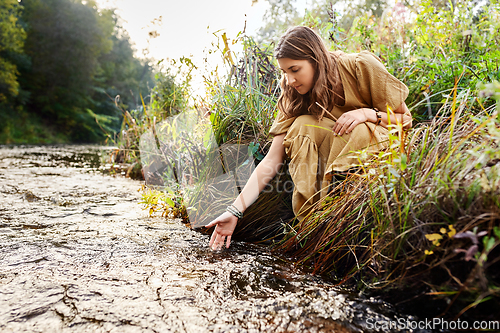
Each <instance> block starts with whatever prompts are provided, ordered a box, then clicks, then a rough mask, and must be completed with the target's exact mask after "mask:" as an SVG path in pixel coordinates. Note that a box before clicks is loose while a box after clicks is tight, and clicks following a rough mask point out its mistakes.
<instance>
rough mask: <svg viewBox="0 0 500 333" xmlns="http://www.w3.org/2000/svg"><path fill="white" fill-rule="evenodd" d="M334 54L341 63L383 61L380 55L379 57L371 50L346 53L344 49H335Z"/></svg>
mask: <svg viewBox="0 0 500 333" xmlns="http://www.w3.org/2000/svg"><path fill="white" fill-rule="evenodd" d="M332 54H333V55H334V56H335V57H336V58H337V59H338V61H339V62H340V63H341V64H353V65H357V64H358V63H363V64H365V63H380V64H383V63H382V60H380V58H379V57H377V56H376V55H375V54H374V53H372V52H370V51H366V50H363V51H360V52H356V53H345V52H342V51H335V52H332Z"/></svg>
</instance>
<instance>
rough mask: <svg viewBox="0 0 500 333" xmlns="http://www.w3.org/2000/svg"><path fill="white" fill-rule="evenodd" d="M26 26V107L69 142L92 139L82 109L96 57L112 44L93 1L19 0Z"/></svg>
mask: <svg viewBox="0 0 500 333" xmlns="http://www.w3.org/2000/svg"><path fill="white" fill-rule="evenodd" d="M21 4H22V5H23V6H24V14H23V20H24V21H25V22H26V23H27V25H28V36H27V39H26V43H25V51H26V53H27V54H28V55H29V56H30V57H31V60H32V66H31V68H30V69H29V70H26V71H25V72H24V73H22V83H23V86H24V88H25V89H27V90H29V91H30V93H31V99H30V102H29V104H28V108H29V110H30V111H31V112H33V113H36V114H38V115H40V116H42V117H44V118H45V119H50V120H51V123H52V124H53V125H56V126H57V128H58V130H62V131H63V132H64V133H67V134H69V136H70V137H71V138H72V139H73V140H78V141H88V140H89V139H90V140H92V139H96V138H97V137H96V136H98V135H97V134H96V125H95V120H94V119H93V117H92V116H90V115H89V113H88V111H87V109H88V108H90V107H91V101H90V99H89V96H90V94H91V92H92V86H93V78H94V75H95V71H96V68H97V58H98V56H99V55H100V54H103V53H107V52H109V51H110V50H111V48H112V41H111V39H110V37H111V33H112V29H113V25H112V24H109V23H108V22H106V21H104V20H102V19H100V17H101V16H100V15H99V13H98V12H97V8H96V7H95V4H94V3H93V2H87V4H86V5H84V4H82V3H81V2H79V1H71V0H23V1H22V2H21Z"/></svg>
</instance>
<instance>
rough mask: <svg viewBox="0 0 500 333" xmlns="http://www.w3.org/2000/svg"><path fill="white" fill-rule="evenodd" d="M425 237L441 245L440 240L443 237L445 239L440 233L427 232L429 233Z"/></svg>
mask: <svg viewBox="0 0 500 333" xmlns="http://www.w3.org/2000/svg"><path fill="white" fill-rule="evenodd" d="M425 238H427V239H428V240H430V241H431V242H432V244H434V245H436V246H439V245H441V243H439V241H440V240H441V239H443V236H441V235H440V234H427V235H425Z"/></svg>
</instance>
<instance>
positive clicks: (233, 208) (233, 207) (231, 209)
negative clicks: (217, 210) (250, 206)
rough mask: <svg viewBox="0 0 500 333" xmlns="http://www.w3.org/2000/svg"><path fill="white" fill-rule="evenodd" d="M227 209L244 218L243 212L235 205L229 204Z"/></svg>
mask: <svg viewBox="0 0 500 333" xmlns="http://www.w3.org/2000/svg"><path fill="white" fill-rule="evenodd" d="M226 210H227V211H228V212H230V213H231V214H233V215H234V216H236V217H237V218H239V219H241V218H243V213H242V212H240V210H239V209H238V208H236V206H235V205H230V206H227V208H226Z"/></svg>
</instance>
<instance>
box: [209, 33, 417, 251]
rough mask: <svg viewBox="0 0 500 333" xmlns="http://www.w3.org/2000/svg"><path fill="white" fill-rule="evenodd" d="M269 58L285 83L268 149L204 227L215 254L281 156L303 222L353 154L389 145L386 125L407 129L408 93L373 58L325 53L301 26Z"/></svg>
mask: <svg viewBox="0 0 500 333" xmlns="http://www.w3.org/2000/svg"><path fill="white" fill-rule="evenodd" d="M275 56H276V59H277V61H278V64H279V68H280V69H281V71H282V73H283V78H282V81H281V89H282V91H281V96H280V98H279V100H278V115H277V117H276V119H275V120H274V123H273V125H272V127H271V129H270V133H271V134H272V135H274V138H273V141H272V144H271V148H270V150H269V152H268V154H267V155H266V157H265V158H264V159H263V160H262V161H261V163H260V164H259V165H258V166H257V167H256V168H255V170H254V172H253V173H252V175H251V176H250V179H249V180H248V182H247V184H246V185H245V187H244V188H243V190H242V191H241V193H240V195H239V196H238V197H237V198H236V200H235V201H234V203H233V204H232V205H231V206H230V207H229V208H228V211H226V212H225V213H223V214H222V215H220V216H219V217H217V218H216V219H215V220H213V221H212V222H210V223H209V224H208V225H207V227H213V226H215V229H214V232H213V234H212V237H211V239H210V243H209V245H210V246H211V247H212V248H213V249H220V248H221V247H223V246H224V244H225V245H226V247H229V245H230V242H231V235H232V234H233V231H234V229H235V227H236V225H237V223H238V218H241V216H242V214H243V212H244V211H245V210H246V209H247V208H248V206H249V205H251V204H252V203H253V202H254V201H255V200H256V199H257V196H258V195H259V193H260V192H261V191H262V190H263V189H264V187H265V186H266V185H267V183H268V182H269V181H270V180H271V179H272V178H273V177H274V176H275V175H276V173H277V172H278V170H279V169H280V167H281V165H282V163H283V161H284V159H285V157H286V156H288V157H289V158H290V165H289V170H290V175H291V177H292V180H293V183H294V192H293V197H292V206H293V211H294V213H295V215H296V216H297V217H298V218H299V219H301V218H303V217H304V216H305V215H306V214H307V213H308V212H309V211H310V209H311V208H312V207H313V206H314V204H315V203H317V202H318V200H320V199H321V198H322V197H324V196H325V195H326V194H327V191H328V187H329V184H330V182H331V180H332V175H333V174H334V173H337V172H344V171H346V170H349V169H350V168H352V167H354V166H356V165H358V164H359V160H358V159H357V158H356V154H355V153H353V151H356V150H360V149H367V151H368V153H376V152H378V151H380V150H383V149H385V148H387V146H388V130H387V126H388V123H389V122H390V123H392V124H395V123H398V122H399V123H402V124H403V127H404V128H410V127H411V125H412V118H411V115H410V112H409V111H408V108H407V106H406V104H405V99H406V97H407V96H408V88H407V87H406V86H405V85H404V84H403V83H402V82H401V81H399V80H398V79H396V78H395V77H394V76H392V75H391V74H390V73H389V72H388V71H387V69H386V68H385V66H384V65H383V64H382V62H381V61H380V59H379V58H377V57H376V56H375V55H374V54H372V53H370V52H367V51H363V52H360V53H352V54H347V53H343V52H340V51H337V52H330V51H328V50H327V49H326V47H325V45H324V43H323V41H322V40H321V37H319V35H318V34H316V33H315V32H314V31H313V30H311V29H309V28H307V27H301V26H299V27H294V28H291V29H289V30H288V31H287V32H286V33H285V34H284V35H283V36H282V37H281V39H280V41H279V43H278V46H277V47H276V50H275ZM388 110H389V111H388ZM389 117H390V119H388V118H389Z"/></svg>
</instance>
